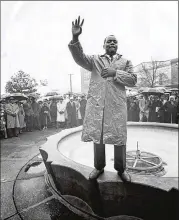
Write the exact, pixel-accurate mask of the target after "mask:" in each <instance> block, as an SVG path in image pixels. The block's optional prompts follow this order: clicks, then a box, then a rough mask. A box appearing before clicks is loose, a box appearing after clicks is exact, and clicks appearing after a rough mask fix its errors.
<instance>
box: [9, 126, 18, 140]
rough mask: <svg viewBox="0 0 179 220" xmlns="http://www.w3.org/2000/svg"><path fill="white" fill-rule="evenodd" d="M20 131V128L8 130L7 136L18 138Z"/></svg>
mask: <svg viewBox="0 0 179 220" xmlns="http://www.w3.org/2000/svg"><path fill="white" fill-rule="evenodd" d="M18 131H19V129H18V128H8V129H7V135H8V137H10V138H11V137H15V136H17V135H18Z"/></svg>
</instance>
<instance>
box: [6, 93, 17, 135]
mask: <svg viewBox="0 0 179 220" xmlns="http://www.w3.org/2000/svg"><path fill="white" fill-rule="evenodd" d="M16 101H17V100H15V99H14V98H13V97H10V98H9V103H7V104H6V105H5V111H6V115H7V134H8V137H10V138H11V137H13V136H15V137H18V133H19V131H18V130H19V127H20V125H19V118H18V112H19V107H18V105H17V104H16Z"/></svg>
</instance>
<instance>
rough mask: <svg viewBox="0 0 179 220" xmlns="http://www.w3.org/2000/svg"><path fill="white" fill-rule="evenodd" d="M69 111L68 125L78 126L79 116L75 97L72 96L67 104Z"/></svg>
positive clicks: (71, 126) (69, 126) (70, 126)
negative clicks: (77, 115) (77, 116)
mask: <svg viewBox="0 0 179 220" xmlns="http://www.w3.org/2000/svg"><path fill="white" fill-rule="evenodd" d="M66 111H67V117H68V119H67V127H68V128H74V127H76V126H77V118H76V106H75V102H74V100H73V97H70V101H69V102H68V103H67V105H66Z"/></svg>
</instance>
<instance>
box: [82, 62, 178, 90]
mask: <svg viewBox="0 0 179 220" xmlns="http://www.w3.org/2000/svg"><path fill="white" fill-rule="evenodd" d="M143 65H144V66H145V68H146V69H147V70H148V71H149V72H151V71H153V69H152V68H153V67H155V66H154V65H155V63H154V64H153V65H152V63H151V62H145V63H141V64H139V65H137V66H135V67H134V72H135V73H136V74H137V85H140V83H141V79H142V77H143V76H142V72H143V71H142V68H143V67H142V66H143ZM156 65H157V67H156V76H157V79H156V83H155V86H165V85H169V84H177V83H178V58H176V59H172V60H167V61H156ZM80 71H81V92H82V93H85V94H87V93H88V88H89V82H90V77H91V73H90V72H89V71H88V70H86V69H83V68H81V69H80Z"/></svg>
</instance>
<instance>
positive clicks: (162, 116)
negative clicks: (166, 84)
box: [158, 94, 167, 123]
mask: <svg viewBox="0 0 179 220" xmlns="http://www.w3.org/2000/svg"><path fill="white" fill-rule="evenodd" d="M160 102H161V104H160V108H159V109H158V119H159V120H158V121H159V122H160V123H164V122H165V117H166V116H165V109H164V104H165V103H166V102H167V100H166V97H165V95H164V94H163V95H161V97H160Z"/></svg>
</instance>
